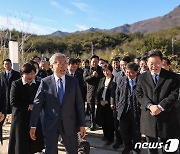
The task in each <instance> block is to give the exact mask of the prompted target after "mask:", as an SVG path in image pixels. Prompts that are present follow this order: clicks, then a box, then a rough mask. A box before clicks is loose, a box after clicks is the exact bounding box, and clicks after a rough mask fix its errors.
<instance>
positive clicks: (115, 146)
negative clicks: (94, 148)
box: [113, 142, 122, 149]
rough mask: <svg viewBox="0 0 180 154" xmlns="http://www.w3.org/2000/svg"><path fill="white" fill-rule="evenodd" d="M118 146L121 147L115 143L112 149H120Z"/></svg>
mask: <svg viewBox="0 0 180 154" xmlns="http://www.w3.org/2000/svg"><path fill="white" fill-rule="evenodd" d="M120 145H122V143H119V142H115V143H114V145H113V149H118V148H119V147H120Z"/></svg>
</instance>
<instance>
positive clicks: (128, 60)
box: [121, 56, 131, 63]
mask: <svg viewBox="0 0 180 154" xmlns="http://www.w3.org/2000/svg"><path fill="white" fill-rule="evenodd" d="M121 60H122V61H125V62H127V63H129V62H131V58H130V57H129V56H124V57H123V58H122V59H121Z"/></svg>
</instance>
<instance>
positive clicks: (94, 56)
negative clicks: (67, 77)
mask: <svg viewBox="0 0 180 154" xmlns="http://www.w3.org/2000/svg"><path fill="white" fill-rule="evenodd" d="M93 58H97V59H98V60H99V56H97V55H93V56H92V57H91V60H92V59H93Z"/></svg>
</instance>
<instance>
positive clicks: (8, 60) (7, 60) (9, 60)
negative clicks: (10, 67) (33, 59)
mask: <svg viewBox="0 0 180 154" xmlns="http://www.w3.org/2000/svg"><path fill="white" fill-rule="evenodd" d="M5 61H6V62H9V63H11V64H12V62H11V59H4V60H3V64H4V62H5Z"/></svg>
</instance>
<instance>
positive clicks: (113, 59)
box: [111, 57, 119, 62]
mask: <svg viewBox="0 0 180 154" xmlns="http://www.w3.org/2000/svg"><path fill="white" fill-rule="evenodd" d="M113 61H118V62H119V58H118V57H114V58H112V59H111V62H113Z"/></svg>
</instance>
